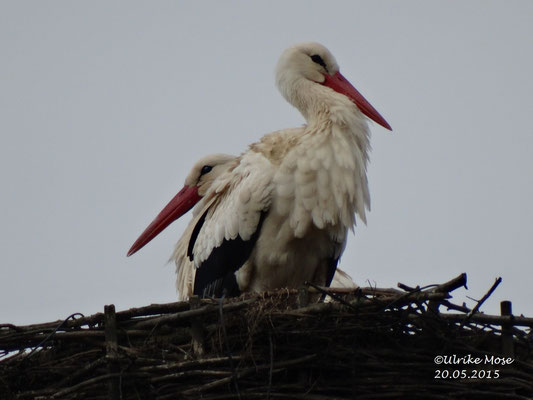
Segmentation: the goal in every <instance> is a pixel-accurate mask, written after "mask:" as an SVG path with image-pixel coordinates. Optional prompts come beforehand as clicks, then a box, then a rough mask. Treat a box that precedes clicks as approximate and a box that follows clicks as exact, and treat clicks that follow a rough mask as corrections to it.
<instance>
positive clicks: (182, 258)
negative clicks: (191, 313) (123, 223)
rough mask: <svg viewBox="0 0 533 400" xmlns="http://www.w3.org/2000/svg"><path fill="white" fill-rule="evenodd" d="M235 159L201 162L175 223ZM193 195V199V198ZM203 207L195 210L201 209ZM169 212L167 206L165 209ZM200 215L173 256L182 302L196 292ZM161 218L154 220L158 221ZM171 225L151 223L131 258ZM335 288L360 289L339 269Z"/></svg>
mask: <svg viewBox="0 0 533 400" xmlns="http://www.w3.org/2000/svg"><path fill="white" fill-rule="evenodd" d="M235 159H236V157H235V156H230V155H227V154H211V155H208V156H205V157H203V158H201V159H200V160H198V161H197V162H196V163H195V164H194V166H193V168H192V169H191V171H190V172H189V174H188V175H187V178H186V179H185V185H184V188H183V189H182V190H181V191H180V192H179V193H178V195H177V198H176V197H175V198H174V199H173V200H172V201H171V202H170V203H169V207H170V208H171V209H172V210H173V211H174V214H173V216H172V217H171V219H172V221H173V220H175V219H178V218H179V217H181V216H182V215H183V214H185V213H186V212H187V211H188V210H189V209H190V208H191V205H192V203H193V202H194V201H199V200H200V199H201V198H202V197H203V196H204V195H205V193H206V192H207V190H208V189H209V188H210V187H211V183H212V182H213V180H214V179H215V178H217V177H218V176H219V175H220V174H221V173H222V172H224V171H226V170H227V169H228V168H229V166H230V165H231V164H232V162H233V161H235ZM191 194H192V196H191ZM201 208H202V205H201V204H200V206H199V207H197V208H196V209H195V210H198V209H201ZM165 209H166V207H165ZM197 216H198V213H197V212H195V211H193V218H192V220H191V221H190V223H189V225H188V226H187V228H186V229H185V231H184V232H183V235H182V236H181V238H180V240H179V241H178V243H177V244H176V247H175V248H174V252H173V253H172V256H171V257H170V260H169V261H171V260H173V261H174V263H175V264H176V289H177V291H178V300H187V299H188V298H189V297H190V296H191V295H192V294H193V290H194V275H195V268H194V263H193V262H192V261H191V260H190V259H189V257H188V256H187V247H188V245H189V241H190V239H191V234H192V231H193V229H194V227H195V226H196V223H197V222H198V217H197ZM157 220H158V217H156V218H155V220H154V221H157ZM167 225H168V224H165V225H163V224H160V223H156V224H150V226H148V228H146V230H145V231H144V232H143V234H142V235H141V236H140V237H139V239H138V240H137V241H136V242H135V243H134V244H133V246H132V247H131V249H130V250H129V252H128V256H129V255H131V254H133V253H135V252H137V251H138V250H140V249H141V247H143V246H144V245H145V244H147V243H148V241H149V238H153V237H155V236H156V235H157V234H159V233H160V232H161V231H162V230H163V229H164V228H165V227H166V226H167ZM331 286H332V287H335V288H357V287H358V286H357V285H356V284H355V283H354V282H353V280H352V278H351V277H350V276H349V275H348V274H347V273H346V272H344V271H342V270H341V269H340V268H337V271H336V272H335V276H334V277H333V281H332V282H331Z"/></svg>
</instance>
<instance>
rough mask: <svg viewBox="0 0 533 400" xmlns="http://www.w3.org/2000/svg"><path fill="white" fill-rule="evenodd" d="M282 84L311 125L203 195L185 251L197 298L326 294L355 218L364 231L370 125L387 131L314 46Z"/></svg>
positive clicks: (256, 154) (304, 47) (294, 52)
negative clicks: (312, 286)
mask: <svg viewBox="0 0 533 400" xmlns="http://www.w3.org/2000/svg"><path fill="white" fill-rule="evenodd" d="M276 80H277V84H278V88H279V89H280V91H281V93H282V95H283V96H284V97H285V98H286V99H287V100H288V101H289V102H290V103H291V104H292V105H294V106H295V107H296V108H298V110H299V111H300V112H301V113H302V115H303V116H304V117H305V119H306V121H307V124H306V125H304V126H303V127H301V128H295V129H286V130H282V131H278V132H274V133H271V134H268V135H266V136H264V137H263V138H262V139H261V140H260V141H259V142H257V143H255V144H253V145H251V146H250V148H249V150H248V151H247V152H246V153H244V154H242V155H241V156H240V157H238V158H236V159H235V160H234V161H232V162H231V163H230V164H231V165H230V166H229V167H228V168H227V169H226V170H225V171H223V172H222V173H221V174H220V175H219V176H218V177H217V178H216V179H215V180H214V181H213V182H212V185H211V186H210V188H209V189H208V190H207V191H206V193H205V196H204V197H203V199H202V200H201V201H200V203H199V205H198V206H197V209H196V211H197V214H196V217H195V222H194V227H193V228H192V230H191V234H190V239H189V240H188V245H187V256H188V258H189V259H190V260H191V261H192V262H194V266H195V268H196V269H197V270H196V275H195V279H194V290H193V291H194V293H195V294H198V295H202V296H220V295H222V294H223V293H226V294H228V295H236V294H238V293H240V292H242V291H256V292H260V291H264V290H271V289H276V288H280V287H299V286H301V285H302V284H304V283H305V282H307V281H308V282H313V283H316V284H319V285H329V284H330V282H331V280H332V278H333V276H334V273H335V269H336V265H337V262H338V259H339V257H340V255H341V254H342V252H343V250H344V247H345V244H346V238H347V232H348V230H349V229H351V228H353V226H354V225H355V216H356V214H357V215H358V217H359V218H360V219H361V220H362V221H364V222H366V217H365V210H366V209H369V208H370V196H369V190H368V182H367V177H366V166H367V162H368V152H369V150H370V145H369V130H368V125H367V122H366V118H365V116H364V115H366V116H368V117H370V118H372V119H373V120H374V121H376V122H378V123H379V124H381V125H383V126H384V127H386V128H387V129H390V126H389V125H388V124H387V122H386V121H385V120H384V119H383V118H382V117H381V116H380V115H379V113H378V112H377V111H376V110H375V109H374V108H373V107H372V106H371V105H370V104H369V103H368V102H367V101H366V100H365V99H364V98H363V97H362V95H361V94H360V93H359V92H357V90H356V89H355V88H353V86H351V84H349V82H347V81H346V80H345V79H344V77H343V76H342V75H341V74H340V72H339V68H338V65H337V63H336V61H335V59H334V58H333V56H332V55H331V53H330V52H329V51H328V50H327V49H326V48H325V47H323V46H321V45H319V44H317V43H304V44H300V45H296V46H293V47H291V48H289V49H287V50H286V51H285V52H284V53H283V55H282V56H281V58H280V61H279V63H278V67H277V73H276ZM167 207H168V206H167ZM163 219H164V218H163ZM155 222H156V221H154V223H155Z"/></svg>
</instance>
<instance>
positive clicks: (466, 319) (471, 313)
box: [461, 277, 502, 328]
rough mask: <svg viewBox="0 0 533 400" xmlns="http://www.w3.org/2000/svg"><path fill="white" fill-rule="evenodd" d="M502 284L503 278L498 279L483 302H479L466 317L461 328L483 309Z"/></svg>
mask: <svg viewBox="0 0 533 400" xmlns="http://www.w3.org/2000/svg"><path fill="white" fill-rule="evenodd" d="M501 282H502V278H501V277H499V278H497V279H496V280H495V281H494V283H493V284H492V286H491V287H490V289H489V290H488V291H487V293H485V295H484V296H483V297H482V298H481V300H479V301H478V302H477V304H476V306H475V307H474V308H473V309H472V310H471V311H470V312H469V313H468V314H467V315H466V318H465V320H464V321H463V323H462V324H461V328H462V327H463V326H464V325H465V324H466V323H467V322H468V320H469V319H470V318H472V316H473V315H474V314H475V313H477V312H478V310H479V308H480V307H481V305H482V304H483V303H484V302H485V300H487V299H488V298H489V297H490V295H491V294H492V293H493V292H494V291H495V290H496V288H497V287H498V285H499V284H500V283H501Z"/></svg>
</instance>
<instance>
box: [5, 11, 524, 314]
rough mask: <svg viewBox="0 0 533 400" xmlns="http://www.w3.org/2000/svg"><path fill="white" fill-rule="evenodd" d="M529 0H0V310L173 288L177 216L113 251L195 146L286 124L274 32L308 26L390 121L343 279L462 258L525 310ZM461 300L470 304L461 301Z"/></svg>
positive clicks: (149, 214) (169, 188) (377, 144)
mask: <svg viewBox="0 0 533 400" xmlns="http://www.w3.org/2000/svg"><path fill="white" fill-rule="evenodd" d="M532 18H533V2H531V1H505V2H504V1H469V2H448V1H441V2H436V1H402V2H396V1H380V2H375V1H333V2H327V4H326V3H325V2H323V1H291V2H286V1H277V2H276V1H274V2H273V1H269V2H248V1H224V2H222V1H205V2H192V1H190V2H183V1H158V2H139V1H128V2H114V1H91V2H71V1H48V2H42V1H26V2H21V1H2V2H0V49H1V53H0V57H1V59H0V129H1V135H2V145H1V146H0V179H1V182H2V196H1V197H0V219H1V221H2V229H1V231H0V246H1V254H2V262H1V265H0V271H1V277H2V290H1V291H0V304H1V308H0V322H12V323H17V324H22V323H37V322H43V321H48V320H54V319H58V318H65V317H66V316H68V315H69V314H71V313H74V312H82V313H85V314H90V313H94V312H98V311H101V310H102V309H103V306H104V304H109V303H114V304H116V306H117V308H118V309H125V308H129V307H133V306H142V305H146V304H149V303H157V302H169V301H174V300H175V298H176V295H175V289H174V280H175V275H174V267H173V265H166V260H167V259H168V257H169V255H170V253H171V251H172V249H173V246H174V244H175V242H176V241H177V240H178V238H179V236H180V234H181V232H182V230H183V228H184V226H185V225H186V223H187V222H188V217H185V218H184V219H183V220H182V221H178V222H176V223H174V224H173V225H172V226H171V227H170V228H168V229H167V230H166V231H165V232H164V233H163V234H161V235H160V236H159V237H157V238H156V239H155V240H154V241H152V242H151V243H150V244H149V245H148V246H146V247H145V248H143V249H142V250H141V251H140V252H139V253H137V254H135V255H134V256H132V257H130V258H126V256H125V254H126V251H127V250H128V248H129V247H130V245H131V244H132V243H133V241H134V240H135V239H136V238H137V236H138V235H139V234H140V233H141V232H142V230H143V229H144V228H145V227H146V226H147V225H148V223H149V222H150V221H151V220H152V218H153V217H155V215H156V214H157V213H158V212H159V211H160V209H161V208H162V207H163V206H164V205H165V204H166V203H167V201H168V200H170V198H171V197H172V196H173V195H174V194H175V193H176V192H177V190H179V189H180V188H181V186H182V184H183V180H184V179H185V176H186V174H187V172H188V171H189V169H190V167H191V166H192V165H193V163H194V161H196V160H197V159H198V158H200V157H201V156H204V155H206V154H209V153H213V152H226V153H232V154H239V153H241V152H242V151H245V150H246V147H247V145H248V144H250V143H252V142H254V141H256V140H257V139H259V138H260V137H261V136H262V135H263V134H265V133H268V132H270V131H273V130H277V129H281V128H286V127H293V126H298V125H300V124H302V123H303V119H302V117H301V116H300V115H299V114H298V112H297V111H296V110H295V109H293V108H292V107H291V106H290V105H289V104H287V103H286V102H285V101H284V100H283V99H282V98H281V96H280V95H279V94H278V92H277V90H276V88H275V85H274V79H273V71H274V67H275V64H276V61H277V58H278V56H279V55H280V53H281V51H282V50H283V49H284V48H286V47H288V46H289V45H291V44H293V43H295V42H299V41H308V40H314V41H319V42H321V43H323V44H324V45H326V46H327V47H328V48H329V49H330V50H331V51H332V52H333V54H334V55H335V57H336V58H337V61H338V62H339V65H340V66H341V70H342V72H343V74H344V75H345V76H346V77H347V78H348V79H349V80H350V81H351V82H352V83H353V84H354V86H355V87H357V88H358V89H359V90H360V91H361V92H362V93H363V94H364V95H365V97H367V99H369V100H370V102H371V103H372V104H373V105H374V106H375V107H376V109H377V110H378V111H379V112H380V113H381V114H382V115H383V116H384V117H385V118H386V119H387V121H388V122H389V123H390V124H391V125H392V127H393V129H394V132H393V133H388V132H387V131H385V130H384V129H383V128H381V127H379V126H377V125H375V124H374V125H373V126H372V133H373V137H372V146H373V149H374V150H373V152H372V155H371V165H370V169H369V180H370V189H371V196H372V212H371V213H370V214H369V216H368V226H366V227H365V226H358V227H357V228H356V232H355V235H350V237H349V242H348V247H347V249H346V252H345V254H344V256H343V258H342V259H341V263H340V266H341V267H342V268H344V269H345V270H346V271H348V272H349V273H350V274H351V275H352V277H353V278H354V279H355V280H356V281H357V282H358V283H359V284H361V285H367V284H368V282H367V281H369V282H371V283H372V284H373V285H374V284H375V285H378V286H384V287H387V286H394V285H396V282H398V281H401V282H403V283H406V284H410V285H416V284H421V285H425V284H430V283H440V282H443V281H445V280H447V279H449V278H452V277H454V276H456V275H457V274H459V273H461V272H467V273H468V277H469V290H468V291H464V290H462V291H460V292H458V293H457V296H458V298H459V299H461V300H463V299H465V300H466V298H465V295H468V296H471V297H475V298H480V297H481V296H482V295H483V294H484V293H485V291H486V290H487V289H488V287H490V285H491V284H492V283H493V281H494V279H495V278H496V277H497V276H500V275H501V276H502V277H503V283H502V284H501V285H500V288H499V289H498V290H497V291H496V293H495V294H493V296H492V298H491V299H489V301H488V302H487V303H486V305H485V306H484V307H483V308H482V309H484V310H485V311H489V312H493V313H494V312H498V307H499V301H500V300H504V299H509V300H512V301H513V305H514V311H515V313H524V314H529V315H532V314H533V300H531V295H530V293H531V285H532V283H533V282H532V281H533V272H532V268H531V260H532V252H533V250H532V248H533V246H532V243H531V242H532V238H533V211H532V204H533V180H532V178H531V176H532V172H533V157H532V156H531V153H532V148H533V131H532V128H531V121H530V120H531V114H532V112H533V100H532V93H533V83H532V79H531V71H533V51H532V50H533V44H532V43H533V42H532V38H533V24H532V23H531V21H532ZM466 301H467V302H469V304H470V305H472V304H473V303H472V302H471V301H469V300H466Z"/></svg>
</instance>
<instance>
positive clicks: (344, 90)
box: [323, 72, 392, 131]
mask: <svg viewBox="0 0 533 400" xmlns="http://www.w3.org/2000/svg"><path fill="white" fill-rule="evenodd" d="M324 76H325V78H326V80H325V81H324V83H323V85H324V86H327V87H329V88H331V89H333V90H335V91H336V92H338V93H341V94H343V95H345V96H347V97H348V98H349V99H351V100H352V101H353V102H354V103H355V105H356V106H357V107H358V108H359V110H361V112H362V113H363V114H365V115H366V116H367V117H368V118H370V119H371V120H373V121H375V122H377V123H378V124H380V125H381V126H382V127H384V128H387V129H388V130H389V131H392V128H391V126H390V125H389V123H388V122H387V121H385V118H383V117H382V116H381V115H380V114H379V113H378V112H377V111H376V109H375V108H374V107H372V104H370V103H369V102H368V101H367V100H366V99H365V98H364V97H363V95H362V94H361V93H359V91H358V90H357V89H356V88H354V87H353V86H352V84H351V83H350V82H348V81H347V80H346V78H345V77H344V76H342V74H341V73H340V72H337V73H336V74H334V75H329V74H324Z"/></svg>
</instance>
